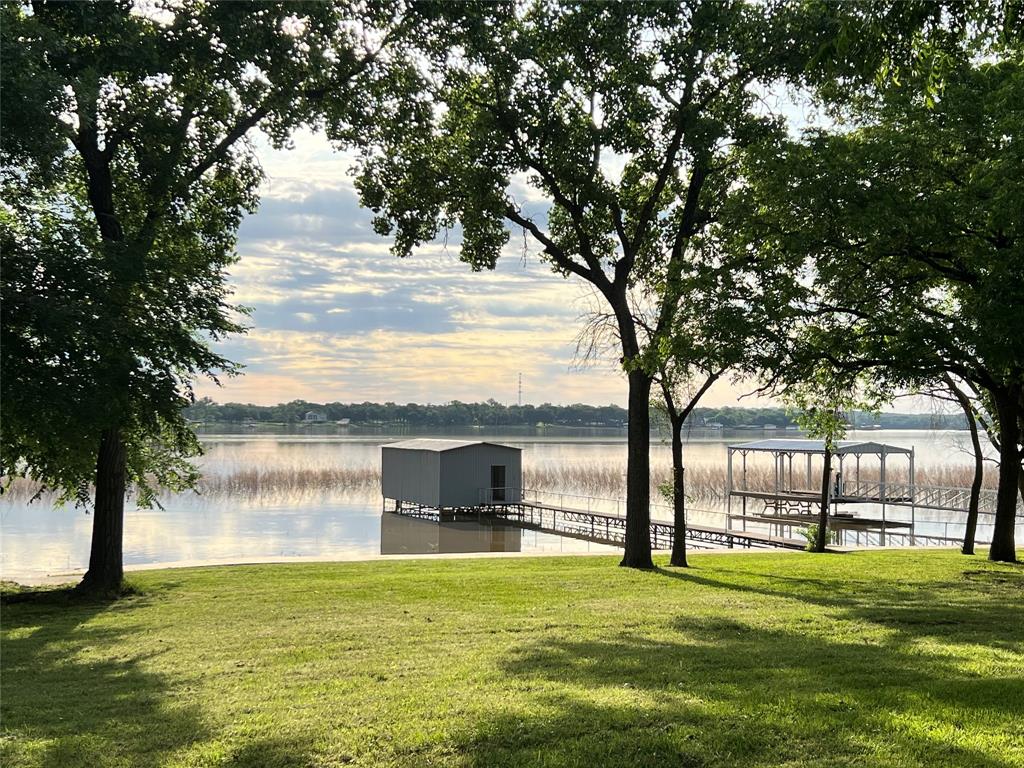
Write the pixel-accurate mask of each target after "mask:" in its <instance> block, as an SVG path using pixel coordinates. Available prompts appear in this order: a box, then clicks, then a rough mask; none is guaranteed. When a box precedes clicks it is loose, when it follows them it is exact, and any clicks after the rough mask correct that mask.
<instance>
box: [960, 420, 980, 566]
mask: <svg viewBox="0 0 1024 768" xmlns="http://www.w3.org/2000/svg"><path fill="white" fill-rule="evenodd" d="M966 413H967V424H968V425H969V426H970V430H971V444H972V445H973V446H974V479H973V480H972V481H971V500H970V501H969V502H968V504H967V526H966V529H965V530H964V544H963V546H962V547H961V548H960V551H961V552H963V553H964V554H965V555H973V554H974V537H975V534H976V532H977V529H978V504H979V503H980V501H981V483H982V481H983V480H984V478H985V457H984V455H983V454H982V452H981V440H979V439H978V424H977V422H976V421H975V420H974V415H973V413H971V412H970V411H969V410H968V411H967V412H966Z"/></svg>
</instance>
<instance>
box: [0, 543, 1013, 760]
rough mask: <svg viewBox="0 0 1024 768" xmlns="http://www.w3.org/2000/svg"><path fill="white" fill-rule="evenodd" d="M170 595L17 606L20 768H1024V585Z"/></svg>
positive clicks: (270, 571)
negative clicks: (393, 767) (856, 767)
mask: <svg viewBox="0 0 1024 768" xmlns="http://www.w3.org/2000/svg"><path fill="white" fill-rule="evenodd" d="M613 563H614V561H613V560H611V559H608V558H558V559H553V558H536V559H516V560H508V559H505V560H444V561H433V562H431V561H401V562H370V563H352V564H338V565H277V566H260V567H231V568H206V569H195V570H180V571H157V572H149V573H144V574H141V573H140V574H136V575H134V576H133V577H132V581H133V584H134V585H135V587H136V588H137V590H138V594H136V595H134V596H132V597H128V598H125V599H123V600H121V601H119V602H117V603H114V604H74V603H66V602H63V601H61V600H60V599H56V600H53V601H49V602H47V601H43V602H30V603H14V604H8V605H5V606H4V608H3V647H2V652H3V660H2V663H3V668H2V672H3V677H2V685H3V691H2V694H3V696H2V716H3V737H2V738H3V741H2V752H0V762H2V764H3V765H4V766H8V767H11V766H22V765H27V766H89V767H90V768H96V767H99V766H157V765H160V766H164V765H167V766H179V765H180V766H193V765H195V766H199V765H202V766H214V765H239V766H341V765H350V764H351V765H368V766H385V765H415V766H449V765H462V766H501V765H524V766H525V765H530V766H534V765H539V766H545V765H546V766H598V765H622V766H630V767H631V768H637V767H639V766H659V768H663V767H665V766H727V765H736V766H740V765H743V766H757V765H791V766H848V765H863V766H889V765H900V766H904V765H905V766H961V765H962V766H1024V729H1022V727H1021V723H1022V722H1024V568H1022V567H1020V566H1007V565H999V566H997V565H992V564H989V563H987V562H986V561H984V560H981V559H978V558H964V557H961V556H958V555H955V554H953V553H945V552H942V553H921V552H918V553H903V552H885V553H872V554H865V553H855V554H849V555H826V556H813V555H804V554H791V555H775V554H757V555H749V554H737V555H728V554H721V555H719V554H716V555H711V554H703V555H698V556H696V557H694V564H695V566H696V567H694V568H693V569H691V570H690V571H686V572H679V571H668V570H660V571H657V572H653V573H638V572H631V571H625V570H622V569H619V568H616V567H614V565H613Z"/></svg>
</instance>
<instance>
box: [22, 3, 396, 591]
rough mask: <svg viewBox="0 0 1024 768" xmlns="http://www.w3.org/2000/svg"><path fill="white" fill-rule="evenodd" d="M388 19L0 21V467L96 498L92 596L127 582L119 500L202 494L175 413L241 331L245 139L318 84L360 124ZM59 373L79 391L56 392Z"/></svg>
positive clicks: (276, 121) (343, 12)
mask: <svg viewBox="0 0 1024 768" xmlns="http://www.w3.org/2000/svg"><path fill="white" fill-rule="evenodd" d="M400 11H401V6H395V5H392V4H389V3H385V4H376V3H372V4H369V5H364V4H353V5H351V6H348V5H344V4H329V5H328V4H305V5H302V6H298V5H293V4H290V3H285V2H280V3H269V2H268V3H260V4H259V5H257V6H252V5H243V4H232V3H204V2H198V1H196V2H184V3H182V2H166V3H163V2H158V3H154V4H150V5H147V6H145V7H144V8H143V7H138V8H137V7H136V4H134V3H131V2H127V1H123V2H116V3H105V2H96V3H82V2H75V3H53V2H46V3H35V4H33V5H32V7H31V10H29V9H26V8H24V7H20V6H16V5H12V4H8V5H5V6H4V7H3V9H2V14H3V22H2V29H3V45H2V49H3V56H4V61H3V92H4V98H3V101H2V108H3V115H2V117H3V122H4V125H5V133H4V143H3V159H4V165H5V167H9V168H11V169H12V171H11V173H9V174H7V175H6V177H5V184H6V186H7V189H8V190H10V189H14V190H16V191H17V194H19V195H21V196H22V197H23V198H24V199H34V200H36V201H38V203H39V208H37V209H36V210H33V211H28V210H26V209H25V207H24V206H20V207H13V206H8V208H7V210H6V212H5V213H6V216H5V225H6V226H7V230H6V231H5V235H4V237H5V239H6V240H8V242H11V243H13V245H14V248H15V252H16V253H17V254H18V263H17V266H18V267H19V269H17V270H16V271H15V274H14V275H12V276H11V277H12V279H11V280H9V279H8V274H7V273H6V270H5V276H4V289H5V298H6V299H7V300H8V301H11V302H12V304H13V308H12V314H14V313H15V312H16V313H17V314H18V315H19V316H22V317H23V318H24V322H20V321H17V320H16V321H15V322H14V323H13V324H12V326H11V327H10V328H9V329H5V342H6V343H5V345H4V347H5V351H4V357H3V364H4V380H5V393H4V395H5V396H4V442H3V448H4V451H3V466H4V470H5V472H7V473H8V474H10V473H19V474H25V475H28V476H30V477H33V478H35V479H37V480H39V481H41V482H43V483H44V484H47V485H52V486H55V487H58V488H60V489H62V490H64V491H65V492H67V493H71V494H75V495H77V496H78V497H79V498H80V499H81V498H82V497H83V496H84V495H85V494H86V493H87V487H88V485H89V483H90V481H91V482H92V483H93V485H94V487H95V502H94V522H93V539H92V549H91V554H90V560H89V569H88V571H87V572H86V575H85V577H84V579H83V581H82V585H81V586H82V588H83V589H89V590H98V591H116V590H117V589H118V588H119V587H120V584H121V580H122V562H121V538H122V531H123V517H124V499H125V494H126V490H127V489H128V488H132V487H133V488H135V489H136V490H138V491H139V493H140V502H141V503H148V502H151V501H152V500H153V491H152V488H153V485H152V482H151V478H152V477H153V476H154V473H155V479H156V481H157V482H158V483H159V482H162V481H165V480H168V481H173V483H174V484H175V487H177V486H180V485H187V484H189V483H190V482H191V481H192V480H193V479H194V471H192V469H191V467H190V466H189V465H188V463H187V459H188V457H189V456H191V455H194V453H195V452H196V451H197V450H198V445H197V443H196V442H195V439H194V437H193V436H191V434H190V433H189V432H188V428H187V425H186V424H185V422H184V419H183V417H182V415H181V408H182V406H183V405H184V404H186V403H187V402H189V401H190V400H191V399H192V397H191V392H192V390H191V385H192V380H193V378H194V377H195V376H197V375H206V376H212V377H216V375H217V374H218V373H219V372H227V373H231V372H233V371H234V370H235V367H234V366H233V364H231V363H230V362H229V361H227V360H225V359H224V358H223V357H221V356H219V355H217V354H215V353H214V352H212V351H211V349H210V346H209V342H210V341H212V340H216V339H217V338H219V337H221V336H222V335H224V334H227V333H232V332H236V331H238V330H240V327H239V324H238V321H237V320H236V319H234V318H235V317H236V315H235V313H234V310H235V308H234V307H232V306H231V305H230V303H229V301H228V292H227V289H226V287H225V284H224V270H225V268H226V266H227V265H228V264H230V263H231V262H232V260H233V259H234V251H233V248H234V234H235V231H236V229H237V226H238V223H239V221H240V219H241V217H242V215H243V214H244V213H245V212H248V211H252V210H253V209H254V207H255V205H256V201H257V198H256V190H257V188H258V184H259V181H260V172H259V167H258V164H257V162H256V159H255V156H254V153H253V147H252V145H251V143H250V142H249V141H248V139H247V137H248V135H249V133H250V131H252V130H254V129H256V128H259V129H260V130H262V131H263V132H264V133H265V134H266V135H267V136H269V137H270V139H271V140H272V141H273V142H274V143H275V144H276V145H279V146H280V145H283V144H284V143H285V142H286V141H287V137H288V134H289V131H290V130H291V129H292V128H293V127H295V126H296V125H298V124H300V123H302V122H303V121H306V120H309V119H310V118H311V117H312V116H313V115H314V114H315V108H316V106H317V105H318V103H319V102H320V100H321V99H322V98H323V96H324V95H325V94H326V93H327V92H328V91H329V92H330V93H331V96H332V102H331V104H332V121H333V123H334V124H335V125H340V124H342V123H344V122H345V120H346V118H347V119H348V121H349V123H358V122H360V121H362V120H364V119H365V118H366V117H367V113H368V112H369V111H371V107H370V103H369V102H370V99H369V98H368V95H369V94H370V93H372V92H373V89H374V88H380V87H381V86H380V85H379V84H377V83H376V82H374V78H375V77H376V75H375V74H374V73H375V66H376V65H377V63H378V59H379V52H380V50H381V47H382V46H384V45H386V44H387V42H388V41H389V37H388V34H389V33H388V32H387V30H390V29H393V28H395V26H396V14H397V13H400ZM382 30H383V31H382ZM368 82H373V83H374V84H373V86H372V87H368V86H367V83H368ZM9 199H12V198H8V197H7V196H6V195H5V200H9ZM67 243H70V244H72V246H73V248H72V251H71V252H67V253H65V252H63V251H62V247H63V245H65V244H67ZM21 267H24V269H21ZM83 274H84V275H87V277H83ZM79 280H84V281H85V282H84V283H79V282H78V281H79ZM65 291H70V293H68V296H70V297H72V298H74V300H75V302H76V303H75V304H73V305H72V306H70V307H61V306H60V302H61V301H62V300H63V299H64V298H65V296H64V293H65ZM27 308H31V310H30V311H27V313H26V314H24V315H21V313H22V311H23V310H27ZM65 309H66V310H67V311H64V310H65ZM51 310H53V311H55V312H56V316H57V318H58V319H57V321H55V322H50V320H49V319H48V312H49V311H51ZM82 339H85V340H86V341H87V342H88V343H87V345H86V346H84V347H79V346H78V344H79V342H80V341H81V340H82ZM8 345H10V348H9V347H8ZM8 351H10V353H11V354H8ZM16 352H17V353H18V354H15V353H16ZM20 354H27V355H28V356H25V357H19V356H18V355H20ZM61 361H65V362H67V361H71V365H72V367H73V371H74V376H73V377H71V380H70V384H68V385H67V386H63V385H62V386H61V387H60V388H59V390H58V391H52V390H49V389H47V388H46V384H47V383H48V382H50V381H52V380H53V379H55V378H58V379H59V378H60V377H61V375H62V374H61V373H59V372H57V373H55V371H54V370H53V368H54V366H56V365H59V364H60V363H61ZM58 395H59V397H58ZM51 414H59V416H58V417H57V418H55V419H54V421H50V422H47V421H44V420H41V419H40V418H39V417H40V416H41V415H51ZM56 427H59V428H60V430H61V431H60V432H56V431H54V430H55V428H56ZM90 455H91V456H92V461H91V462H90V461H87V460H86V457H88V456H90Z"/></svg>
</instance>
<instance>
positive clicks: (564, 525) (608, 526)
mask: <svg viewBox="0 0 1024 768" xmlns="http://www.w3.org/2000/svg"><path fill="white" fill-rule="evenodd" d="M401 512H402V513H403V514H411V515H414V516H416V517H425V518H428V519H434V520H438V521H446V522H448V521H452V522H454V521H461V520H475V521H479V522H484V521H494V522H503V523H508V524H511V525H516V526H519V527H520V528H523V529H525V530H532V531H540V532H542V533H551V534H556V535H558V536H568V537H570V538H574V539H582V540H584V541H591V542H594V543H597V544H607V545H611V546H622V545H623V544H624V543H625V540H626V517H625V515H619V514H614V513H610V512H599V511H594V510H588V509H577V508H573V507H565V506H558V505H553V504H547V503H544V502H540V501H517V502H508V503H491V504H482V505H480V506H479V507H474V508H464V509H459V510H445V511H444V512H442V511H441V510H433V509H429V508H423V507H420V508H416V509H409V508H406V509H403V510H401ZM650 531H651V548H652V549H655V550H667V549H672V545H673V542H674V541H675V535H676V529H675V525H674V524H673V523H671V522H667V521H664V520H651V522H650ZM686 539H687V540H688V541H692V542H694V543H695V544H697V545H704V546H709V547H726V548H728V549H734V548H744V549H750V548H754V547H757V548H773V549H801V550H802V549H805V548H806V542H805V541H804V540H803V539H791V538H785V537H782V536H774V535H771V534H768V533H763V532H760V531H739V530H735V531H734V530H728V529H726V528H716V527H711V526H704V525H687V526H686Z"/></svg>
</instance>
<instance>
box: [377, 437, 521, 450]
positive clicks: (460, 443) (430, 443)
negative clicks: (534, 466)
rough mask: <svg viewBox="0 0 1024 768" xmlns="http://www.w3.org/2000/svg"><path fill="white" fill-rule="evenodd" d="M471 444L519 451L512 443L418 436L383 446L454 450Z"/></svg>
mask: <svg viewBox="0 0 1024 768" xmlns="http://www.w3.org/2000/svg"><path fill="white" fill-rule="evenodd" d="M471 445H490V446H494V447H495V448H506V449H508V450H510V451H521V450H522V448H516V447H515V446H512V445H502V444H501V443H489V442H487V441H486V440H443V439H441V438H433V437H418V438H415V439H413V440H399V441H398V442H397V443H386V444H385V445H384V446H383V447H384V448H399V449H401V450H405V451H433V452H438V451H454V450H456V449H458V448H468V447H469V446H471Z"/></svg>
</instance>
